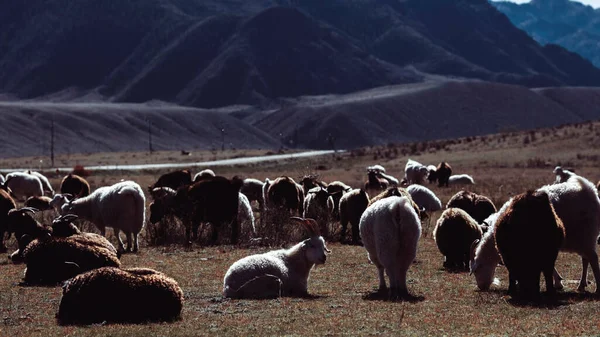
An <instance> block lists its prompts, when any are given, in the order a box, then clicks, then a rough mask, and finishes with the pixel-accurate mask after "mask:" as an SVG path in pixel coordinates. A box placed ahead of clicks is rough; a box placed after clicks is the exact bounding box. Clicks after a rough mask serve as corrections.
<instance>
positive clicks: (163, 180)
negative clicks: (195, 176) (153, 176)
mask: <svg viewBox="0 0 600 337" xmlns="http://www.w3.org/2000/svg"><path fill="white" fill-rule="evenodd" d="M191 183H192V173H190V171H188V170H179V171H173V172H169V173H165V174H163V175H162V176H160V178H158V180H157V181H156V182H155V183H154V184H152V185H150V186H148V191H150V192H151V191H152V190H153V189H155V188H158V187H170V188H172V189H174V190H176V189H178V188H179V187H181V186H186V185H190V184H191Z"/></svg>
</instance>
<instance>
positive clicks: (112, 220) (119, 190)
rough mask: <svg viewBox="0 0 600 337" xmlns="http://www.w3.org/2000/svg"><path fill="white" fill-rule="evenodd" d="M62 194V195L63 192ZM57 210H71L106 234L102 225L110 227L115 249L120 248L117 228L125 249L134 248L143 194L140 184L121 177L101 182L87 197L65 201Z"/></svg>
mask: <svg viewBox="0 0 600 337" xmlns="http://www.w3.org/2000/svg"><path fill="white" fill-rule="evenodd" d="M63 197H64V195H63ZM61 214H75V215H77V216H79V217H80V218H83V219H86V220H88V221H91V222H93V223H94V225H96V227H98V229H99V230H100V233H101V234H102V235H103V236H106V227H112V228H113V230H114V233H115V236H116V237H117V240H118V244H119V251H121V252H122V251H124V250H125V248H124V246H123V241H122V240H121V237H120V236H119V233H120V231H123V232H125V235H126V236H127V251H131V246H132V241H133V251H134V252H137V251H138V248H139V246H138V234H139V233H140V231H141V230H142V228H143V227H144V223H145V214H146V197H145V196H144V192H143V191H142V188H141V187H140V185H138V184H137V183H136V182H133V181H122V182H119V183H116V184H114V185H112V186H104V187H100V188H98V189H97V190H95V191H94V192H93V193H91V194H90V195H88V196H87V197H83V198H79V199H74V200H71V201H68V202H67V203H65V204H64V205H62V207H61Z"/></svg>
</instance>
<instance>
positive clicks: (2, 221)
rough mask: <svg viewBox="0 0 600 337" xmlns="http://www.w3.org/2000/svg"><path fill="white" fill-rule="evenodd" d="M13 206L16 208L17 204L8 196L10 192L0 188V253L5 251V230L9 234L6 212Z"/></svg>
mask: <svg viewBox="0 0 600 337" xmlns="http://www.w3.org/2000/svg"><path fill="white" fill-rule="evenodd" d="M15 208H17V204H16V203H15V201H14V200H13V198H12V197H11V196H10V193H8V192H7V191H5V190H4V189H2V188H0V253H4V252H6V245H5V244H4V235H5V233H7V232H8V233H9V235H10V231H9V228H8V212H9V211H10V210H12V209H15Z"/></svg>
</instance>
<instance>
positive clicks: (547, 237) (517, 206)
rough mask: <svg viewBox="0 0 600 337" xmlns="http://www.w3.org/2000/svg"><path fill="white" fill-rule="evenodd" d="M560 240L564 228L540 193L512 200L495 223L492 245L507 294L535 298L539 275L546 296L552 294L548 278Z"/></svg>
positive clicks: (537, 292)
mask: <svg viewBox="0 0 600 337" xmlns="http://www.w3.org/2000/svg"><path fill="white" fill-rule="evenodd" d="M564 237H565V228H564V226H563V224H562V221H561V220H560V219H559V218H558V216H557V215H556V212H555V211H554V207H552V203H551V202H550V199H549V197H548V194H547V193H546V192H545V191H544V190H541V191H538V192H533V191H528V192H527V193H523V194H520V195H517V196H515V197H514V198H513V199H512V201H511V203H510V205H509V206H508V209H507V210H506V211H505V212H504V213H502V214H500V216H499V218H498V220H497V223H496V245H497V246H498V252H499V253H500V255H501V256H502V261H503V262H504V265H505V266H506V268H507V269H508V275H509V279H510V285H509V288H508V291H509V293H511V294H513V295H515V294H516V295H519V296H520V297H523V298H537V297H538V296H539V293H540V273H543V274H544V278H545V280H546V292H548V293H553V292H554V286H553V284H552V275H553V271H554V264H555V262H556V258H557V257H558V251H559V250H560V246H561V245H562V242H563V240H564ZM517 282H518V289H517ZM517 290H518V293H516V292H517Z"/></svg>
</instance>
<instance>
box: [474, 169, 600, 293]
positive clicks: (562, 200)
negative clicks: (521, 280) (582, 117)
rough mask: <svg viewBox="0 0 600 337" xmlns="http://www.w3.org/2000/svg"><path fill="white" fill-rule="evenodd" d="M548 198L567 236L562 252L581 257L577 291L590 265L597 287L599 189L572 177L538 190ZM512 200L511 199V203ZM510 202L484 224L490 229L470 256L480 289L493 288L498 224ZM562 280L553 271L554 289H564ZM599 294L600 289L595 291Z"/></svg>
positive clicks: (497, 259) (599, 272)
mask: <svg viewBox="0 0 600 337" xmlns="http://www.w3.org/2000/svg"><path fill="white" fill-rule="evenodd" d="M538 191H543V192H546V193H547V194H548V196H549V197H550V201H551V202H552V205H553V206H554V209H555V211H556V214H557V215H558V217H559V218H560V219H561V220H562V222H563V225H564V227H565V231H566V236H565V239H564V241H563V245H562V247H561V251H565V252H573V253H577V254H579V255H581V260H582V265H583V270H582V274H581V279H580V281H579V286H578V288H577V289H578V290H579V291H584V290H585V287H586V286H587V267H588V264H590V265H591V267H592V271H593V272H594V279H595V280H596V284H598V282H600V267H599V265H598V254H597V253H596V239H597V238H598V234H600V200H599V199H598V195H597V189H596V187H595V186H594V185H593V184H592V183H591V182H589V181H588V180H587V179H585V178H583V177H580V176H578V175H573V176H571V177H570V178H569V179H568V180H567V181H565V182H563V183H559V184H553V185H546V186H543V187H541V188H539V189H538ZM511 200H512V199H511ZM511 200H509V201H507V202H506V203H505V204H504V206H502V208H501V209H500V210H499V211H498V212H497V213H494V214H492V215H491V216H490V217H488V219H486V220H485V221H484V223H485V224H487V225H489V226H490V227H489V228H488V231H487V232H486V233H485V234H484V236H483V238H482V240H481V242H480V243H478V244H474V247H472V252H471V272H472V273H474V274H475V279H476V281H477V286H478V287H479V288H480V289H483V290H485V289H488V288H489V286H490V285H491V283H492V281H493V278H494V273H495V270H496V266H497V265H498V263H499V262H500V255H499V253H498V249H497V247H496V244H495V232H496V226H495V225H496V224H495V221H496V220H497V218H498V217H499V215H500V214H502V213H504V212H505V211H506V209H507V208H508V207H509V204H510V202H511ZM561 280H562V277H561V276H560V274H558V272H557V271H556V269H555V270H554V287H555V288H556V289H562V288H563V285H562V281H561ZM596 293H597V294H600V287H596Z"/></svg>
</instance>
